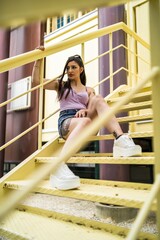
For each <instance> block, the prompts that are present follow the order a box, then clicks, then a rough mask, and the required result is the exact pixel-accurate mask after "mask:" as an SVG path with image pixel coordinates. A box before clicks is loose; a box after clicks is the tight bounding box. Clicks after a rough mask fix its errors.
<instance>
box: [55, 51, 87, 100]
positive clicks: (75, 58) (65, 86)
mask: <svg viewBox="0 0 160 240" xmlns="http://www.w3.org/2000/svg"><path fill="white" fill-rule="evenodd" d="M71 61H75V62H76V63H77V64H78V65H79V66H80V67H83V72H81V74H80V80H81V83H82V84H83V85H84V86H85V85H86V74H85V70H84V64H83V60H82V58H81V57H80V56H79V55H74V56H71V57H69V58H68V60H67V62H66V64H65V66H64V70H63V73H62V76H61V78H60V79H59V84H58V99H59V100H60V99H61V98H62V97H63V94H64V92H65V90H66V89H68V92H67V94H66V96H65V98H67V96H68V94H69V92H70V90H71V82H70V79H69V78H68V79H67V81H63V78H64V75H65V73H66V69H67V66H68V63H69V62H71Z"/></svg>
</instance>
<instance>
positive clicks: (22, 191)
mask: <svg viewBox="0 0 160 240" xmlns="http://www.w3.org/2000/svg"><path fill="white" fill-rule="evenodd" d="M117 2H118V3H126V2H127V1H109V0H108V1H104V0H102V1H98V0H95V1H94V3H92V6H99V7H101V6H102V5H103V6H104V5H105V4H107V5H108V6H110V5H115V4H117ZM17 3H18V1H17ZM49 3H50V4H49ZM68 3H69V5H68ZM79 3H80V5H78V4H79ZM149 3H150V10H151V21H150V23H151V38H152V39H151V43H152V44H151V55H152V63H151V67H152V69H151V72H150V73H149V74H148V77H147V80H146V81H144V82H142V83H140V85H138V87H137V88H132V87H130V86H129V87H125V88H123V89H121V90H118V91H117V92H116V94H115V95H114V94H113V96H109V97H107V98H106V101H107V102H108V103H109V104H110V106H111V109H112V110H111V112H110V113H109V115H108V117H107V116H104V119H105V117H106V119H107V120H108V119H109V116H111V115H112V114H113V113H116V112H117V111H123V112H132V111H137V110H141V109H148V108H151V109H152V106H153V109H154V122H153V124H154V127H155V129H154V134H153V131H145V132H144V131H143V132H131V133H130V135H131V137H133V138H135V137H136V138H141V137H143V138H145V137H153V136H154V139H155V143H154V146H155V152H154V153H153V152H151V153H143V155H142V156H141V157H132V158H116V159H114V158H113V157H112V154H111V153H103V154H102V153H95V154H84V153H83V154H81V153H78V154H75V153H74V151H73V152H72V150H69V152H68V153H67V154H66V156H64V157H63V159H61V161H62V160H63V161H68V163H83V164H87V163H96V164H134V165H139V164H143V165H148V164H149V165H154V166H155V179H154V183H153V184H144V183H130V182H117V181H107V180H95V179H81V187H80V189H78V190H72V191H58V190H56V189H51V187H50V185H49V181H48V176H49V173H50V171H52V170H53V169H54V167H55V166H56V165H57V164H58V162H59V160H58V158H57V155H58V152H59V151H60V149H61V147H62V145H63V143H64V141H63V140H62V139H59V137H58V136H57V137H55V138H54V139H53V140H51V141H49V142H48V143H46V144H45V145H44V146H42V148H39V149H38V150H37V151H36V152H35V153H33V154H32V155H31V156H29V157H28V158H27V159H26V160H24V161H23V162H22V163H20V164H19V165H18V166H17V167H15V168H14V169H13V170H12V171H11V172H9V173H8V174H6V175H5V176H4V177H2V178H1V179H0V237H4V238H6V239H37V240H38V239H42V240H44V239H47V240H48V239H49V240H50V239H56V240H57V239H64V240H65V239H66V240H72V239H75V238H77V239H83V240H84V239H85V240H94V239H100V240H103V239H107V240H110V239H124V238H126V239H127V240H135V239H159V238H158V237H159V236H158V237H156V235H154V234H150V233H144V232H140V233H139V234H138V237H134V236H137V233H136V235H134V234H133V231H135V232H137V231H138V230H139V226H141V225H142V223H143V222H144V220H145V218H146V215H147V213H148V212H149V210H152V211H156V210H157V212H158V214H157V222H158V223H160V208H159V202H160V191H159V185H160V177H159V174H160V165H159V161H158V160H159V155H160V150H159V139H160V138H159V136H160V130H159V129H160V128H159V119H160V114H159V100H158V99H159V87H160V71H159V66H160V65H159V64H160V61H159V49H158V47H159V42H158V41H159V26H158V23H159V11H158V9H159V1H157V0H155V1H152V0H151V1H149ZM37 4H38V6H39V5H40V7H39V8H38V9H37ZM41 4H42V3H40V2H38V3H37V2H34V1H29V4H26V11H25V13H24V12H23V10H24V5H22V2H21V1H19V3H18V4H14V3H13V4H10V3H9V4H8V1H5V2H4V3H3V6H2V8H1V19H0V22H1V25H2V26H8V25H9V26H14V25H16V24H23V23H25V22H27V21H28V22H29V21H31V19H39V18H40V17H39V16H41V17H42V18H45V16H46V15H47V14H49V13H51V12H53V13H54V15H55V14H57V12H58V13H61V11H62V9H64V10H65V9H69V8H72V7H73V5H74V4H75V6H76V8H77V9H78V8H83V7H86V6H90V5H91V1H89V0H87V1H80V2H78V1H77V2H75V1H74V2H73V1H64V4H62V5H63V6H62V5H61V4H59V3H58V2H57V3H55V1H53V2H52V1H47V2H45V4H44V6H45V7H44V6H42V5H41ZM53 4H56V5H55V6H54V7H53ZM67 6H68V8H67ZM13 7H14V8H15V11H13ZM21 9H22V11H21ZM31 9H32V10H33V12H34V13H33V12H32V11H31ZM50 9H54V10H53V11H51V10H50ZM6 11H7V14H8V15H7V16H8V17H6ZM156 11H157V12H156ZM15 13H17V15H18V16H17V17H15V15H14V16H13V14H15ZM35 13H36V14H35ZM155 13H157V14H155ZM28 14H29V15H28ZM22 15H23V16H22ZM34 15H35V17H34ZM119 30H122V31H124V32H125V34H126V35H127V36H128V38H127V41H128V39H130V38H132V37H133V38H134V43H135V42H136V43H138V44H142V46H143V47H146V48H147V49H150V48H149V44H147V43H146V42H145V41H143V40H142V39H141V38H140V37H139V36H138V35H137V34H136V33H134V32H133V31H132V30H131V29H129V28H128V26H126V25H125V24H124V23H118V24H115V25H114V26H110V27H107V28H104V29H99V30H98V31H93V32H90V33H89V34H86V35H85V36H76V37H74V39H67V40H65V41H63V42H59V43H57V44H54V45H53V46H49V47H47V48H46V50H45V51H43V52H42V51H39V50H35V51H33V52H28V53H26V54H23V55H21V56H17V57H12V58H11V59H7V60H4V61H1V62H0V72H4V71H8V70H10V69H12V68H16V67H19V66H22V65H23V64H27V63H30V62H32V61H35V60H37V59H41V58H44V57H47V56H49V55H51V54H54V53H57V51H62V50H64V49H67V48H69V47H72V46H76V45H78V44H81V43H82V42H85V41H89V40H91V39H94V38H98V37H101V36H104V35H106V34H109V35H110V36H111V37H112V33H114V32H116V31H119ZM128 45H130V44H128ZM135 45H136V44H135ZM123 47H124V46H123ZM57 49H58V50H57ZM125 49H126V50H129V53H128V55H131V52H132V50H133V49H128V48H126V47H125ZM157 49H158V50H157ZM113 51H114V50H113V49H109V52H108V53H109V54H111V55H112V53H113ZM134 54H135V56H136V53H134ZM135 56H134V57H133V58H134V61H131V62H130V63H129V64H128V65H129V66H131V64H132V63H133V62H136V60H137V56H136V57H135ZM131 58H132V57H128V60H129V59H131ZM112 65H113V64H112ZM157 66H158V67H157ZM125 71H126V72H127V73H128V74H130V76H131V75H132V74H133V75H132V77H133V76H134V77H135V76H136V79H137V72H135V73H130V71H131V69H125ZM130 76H129V77H130ZM112 77H113V76H112ZM148 80H151V81H152V89H151V88H150V87H145V88H144V85H145V83H146V82H147V81H148ZM138 82H140V81H139V79H138ZM38 88H41V89H43V84H41V85H40V86H37V87H35V88H34V89H32V90H31V91H30V92H32V91H34V90H35V89H38ZM140 89H141V90H140ZM130 92H131V94H129V93H130ZM22 95H23V94H22ZM123 96H124V98H123ZM125 96H127V97H126V98H125ZM151 96H153V98H152V97H151ZM120 98H121V103H119V99H120ZM131 98H132V100H131V101H130V99H131ZM152 99H153V100H154V101H153V102H152ZM12 100H14V99H12ZM117 100H118V101H117ZM129 101H130V103H128V102H129ZM7 103H9V101H7V102H5V103H2V104H0V107H3V106H4V105H6V104H7ZM118 103H119V104H118ZM152 119H153V113H152V111H151V112H149V113H147V114H144V113H143V114H139V113H136V114H135V113H134V114H129V115H128V116H126V117H121V118H118V120H119V122H120V123H125V122H130V123H134V122H136V121H145V120H152ZM44 121H45V120H43V121H42V119H41V121H39V122H38V123H37V124H35V126H32V127H33V128H34V127H37V126H40V125H41V124H42V122H44ZM99 122H100V123H98V121H97V122H96V123H95V124H94V125H93V126H91V130H89V131H90V132H89V133H91V132H92V130H94V128H98V127H99V126H101V125H102V124H101V123H103V119H102V120H101V119H100V120H99ZM89 133H88V135H89ZM24 134H25V133H23V134H21V136H23V135H24ZM21 136H19V138H20V137H21ZM83 137H86V138H87V137H88V136H87V135H85V133H84V134H82V135H81V136H80V140H78V142H77V144H79V143H80V141H82V139H85V138H83ZM19 138H18V137H17V138H15V139H13V141H12V140H11V142H10V143H8V144H5V145H4V146H2V147H0V151H1V150H3V149H4V148H5V147H7V146H8V145H9V144H11V143H12V142H14V140H17V139H19ZM109 139H113V137H112V136H111V135H105V136H94V137H89V138H88V139H87V141H94V140H109ZM85 140H86V139H85ZM75 148H76V144H75ZM29 192H32V193H33V194H36V193H42V194H48V195H54V196H60V197H67V198H70V199H79V200H87V201H91V202H100V203H105V204H113V205H114V204H115V205H121V206H128V207H133V208H141V210H140V214H139V215H138V217H137V220H136V223H135V225H134V226H133V227H132V229H131V231H132V230H133V231H132V233H131V235H129V234H128V233H129V230H128V229H126V228H124V227H119V226H117V225H112V224H106V223H105V224H104V223H103V222H100V221H95V220H92V219H87V218H84V217H77V216H73V215H71V214H70V215H69V214H62V213H58V212H55V211H52V210H47V209H45V208H44V209H43V208H38V207H37V206H34V207H33V206H32V207H31V206H28V205H26V204H25V203H24V202H23V201H22V200H24V197H28V193H29ZM155 198H156V200H155ZM157 202H158V204H157ZM13 209H14V210H13ZM157 226H158V224H157ZM158 228H159V229H158V234H160V224H159V226H158Z"/></svg>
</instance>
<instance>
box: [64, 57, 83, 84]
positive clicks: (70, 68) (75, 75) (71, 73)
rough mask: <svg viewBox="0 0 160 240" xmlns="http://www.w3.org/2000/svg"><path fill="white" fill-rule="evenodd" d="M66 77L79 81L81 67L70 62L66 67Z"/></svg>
mask: <svg viewBox="0 0 160 240" xmlns="http://www.w3.org/2000/svg"><path fill="white" fill-rule="evenodd" d="M66 70H67V75H68V78H69V79H70V80H79V79H80V74H81V73H82V72H83V67H80V66H79V65H78V63H76V62H75V61H71V62H69V63H68V65H67V68H66Z"/></svg>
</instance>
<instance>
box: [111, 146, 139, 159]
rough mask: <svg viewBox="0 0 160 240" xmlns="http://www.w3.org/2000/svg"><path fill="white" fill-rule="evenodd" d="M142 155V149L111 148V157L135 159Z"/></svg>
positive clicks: (137, 147)
mask: <svg viewBox="0 0 160 240" xmlns="http://www.w3.org/2000/svg"><path fill="white" fill-rule="evenodd" d="M141 155H142V148H141V147H140V146H134V147H130V148H121V147H113V157H136V156H141Z"/></svg>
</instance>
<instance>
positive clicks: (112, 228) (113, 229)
mask: <svg viewBox="0 0 160 240" xmlns="http://www.w3.org/2000/svg"><path fill="white" fill-rule="evenodd" d="M18 210H20V211H25V212H29V213H34V214H37V215H42V216H44V217H46V218H47V217H49V218H54V219H58V220H63V221H65V222H71V223H74V224H78V225H82V226H86V227H90V228H93V229H98V230H103V231H106V232H109V233H113V234H114V235H120V236H121V237H124V236H126V235H127V233H128V232H129V230H128V229H127V228H125V227H120V226H117V225H115V224H108V223H103V222H101V221H95V220H91V219H87V217H86V218H83V217H77V216H73V215H68V214H64V213H59V212H54V211H50V210H46V209H39V208H37V207H36V206H35V207H31V206H28V205H23V204H21V205H20V206H18ZM138 239H148V240H153V239H156V236H155V235H154V234H150V233H145V232H140V233H139V238H138Z"/></svg>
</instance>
